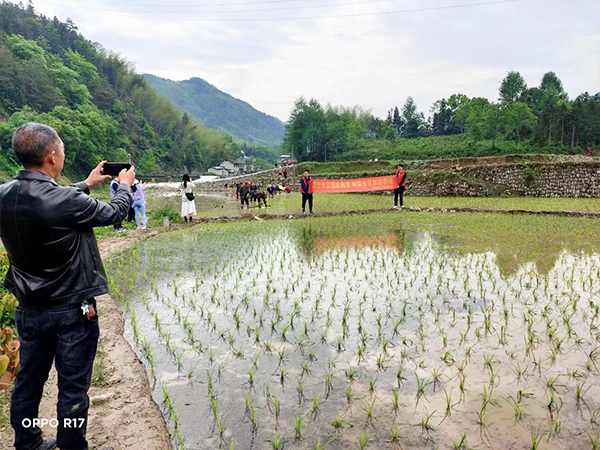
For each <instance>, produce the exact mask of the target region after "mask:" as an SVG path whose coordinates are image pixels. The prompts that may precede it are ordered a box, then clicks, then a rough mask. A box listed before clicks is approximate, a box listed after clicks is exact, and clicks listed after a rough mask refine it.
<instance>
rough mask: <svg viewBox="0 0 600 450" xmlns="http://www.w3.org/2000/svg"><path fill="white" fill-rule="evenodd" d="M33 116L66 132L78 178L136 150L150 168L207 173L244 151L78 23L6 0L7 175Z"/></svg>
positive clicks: (2, 62) (2, 149) (2, 26)
mask: <svg viewBox="0 0 600 450" xmlns="http://www.w3.org/2000/svg"><path fill="white" fill-rule="evenodd" d="M30 121H35V122H42V123H46V124H48V125H50V126H52V127H54V128H55V129H56V130H57V131H58V133H59V135H60V136H61V138H62V139H63V141H64V143H65V150H66V161H65V170H64V173H65V175H67V176H72V177H79V176H81V175H83V174H86V173H87V172H88V171H89V170H91V169H92V168H93V167H94V166H95V165H96V164H97V163H98V162H100V161H102V160H103V159H106V160H109V161H110V160H113V161H127V160H128V159H129V155H131V157H132V158H133V161H134V163H135V165H136V167H137V169H138V172H140V173H148V172H159V171H171V172H182V171H184V170H190V171H200V170H204V169H206V168H208V167H210V166H211V165H214V164H216V163H218V162H219V161H221V160H222V159H224V158H232V157H239V155H240V148H239V146H238V145H237V144H236V143H235V142H233V139H231V137H229V136H225V135H223V134H222V133H220V132H218V131H215V130H211V129H209V128H206V127H204V126H203V125H200V124H198V123H196V122H195V121H194V120H193V119H191V118H190V116H189V115H188V114H187V113H184V112H183V111H181V110H180V109H178V108H177V107H176V106H175V105H174V104H173V103H172V102H171V101H169V100H168V99H166V98H164V97H162V96H160V95H159V94H158V93H157V92H156V91H155V89H154V88H153V87H152V86H151V85H150V83H148V82H147V81H146V80H145V79H144V77H143V76H141V75H139V74H137V73H135V71H134V70H133V69H131V65H130V64H129V63H128V62H127V61H125V60H124V59H123V58H121V57H119V56H118V55H115V54H114V53H112V52H110V51H108V50H105V49H103V48H102V47H101V46H100V45H98V44H95V43H92V42H91V41H89V40H86V39H85V38H84V37H83V36H82V35H81V34H80V33H79V32H78V31H77V27H76V26H75V24H74V23H73V22H72V21H70V20H67V22H60V21H59V20H58V19H56V18H54V19H49V18H47V17H45V16H43V15H40V14H38V13H37V12H36V11H35V10H34V8H33V6H32V5H31V4H29V5H28V6H23V4H18V5H16V4H12V3H7V2H2V1H0V172H2V173H4V174H5V176H4V177H0V179H1V178H5V179H6V178H7V177H10V176H12V175H14V174H15V173H16V171H17V170H18V168H19V167H18V164H17V163H16V157H15V155H14V153H13V151H12V149H11V136H12V134H13V132H14V130H15V129H16V128H17V127H19V126H20V125H22V124H23V123H26V122H30Z"/></svg>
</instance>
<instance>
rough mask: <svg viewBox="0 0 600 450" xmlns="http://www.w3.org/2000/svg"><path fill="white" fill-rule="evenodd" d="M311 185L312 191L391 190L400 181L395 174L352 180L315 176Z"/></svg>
mask: <svg viewBox="0 0 600 450" xmlns="http://www.w3.org/2000/svg"><path fill="white" fill-rule="evenodd" d="M310 187H311V189H310V191H311V193H315V192H368V191H389V190H392V189H396V188H397V187H398V181H397V180H396V176H395V175H387V176H384V177H371V178H353V179H351V180H323V179H316V178H313V179H312V180H311V182H310Z"/></svg>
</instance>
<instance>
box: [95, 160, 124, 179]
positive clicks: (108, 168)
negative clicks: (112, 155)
mask: <svg viewBox="0 0 600 450" xmlns="http://www.w3.org/2000/svg"><path fill="white" fill-rule="evenodd" d="M102 167H103V171H104V175H110V176H112V177H116V176H117V175H119V173H121V170H123V169H125V170H129V169H130V168H131V164H130V163H114V162H107V163H104V166H102Z"/></svg>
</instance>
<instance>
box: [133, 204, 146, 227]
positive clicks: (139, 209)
mask: <svg viewBox="0 0 600 450" xmlns="http://www.w3.org/2000/svg"><path fill="white" fill-rule="evenodd" d="M133 210H134V211H135V224H136V225H137V226H138V227H139V226H140V212H141V213H142V224H143V225H144V226H146V201H145V200H144V199H143V198H141V199H139V200H136V201H135V202H133Z"/></svg>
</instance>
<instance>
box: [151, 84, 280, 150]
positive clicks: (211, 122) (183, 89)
mask: <svg viewBox="0 0 600 450" xmlns="http://www.w3.org/2000/svg"><path fill="white" fill-rule="evenodd" d="M144 77H145V78H146V80H148V81H149V82H150V83H152V85H153V86H154V87H155V88H156V90H157V91H158V92H159V93H160V94H162V95H164V96H165V97H167V98H169V99H170V100H171V101H173V102H174V103H175V104H176V105H177V106H178V107H180V108H181V109H182V110H183V111H186V112H187V113H189V114H191V115H192V116H194V117H195V118H196V119H197V120H199V121H200V122H201V123H202V124H203V125H205V126H207V127H209V128H213V129H215V130H222V131H224V132H226V133H229V134H231V135H232V136H235V137H237V138H238V139H241V140H243V141H248V142H251V143H254V144H259V145H264V146H268V147H276V146H279V144H281V142H282V141H283V133H284V123H283V122H282V121H281V120H279V119H277V118H275V117H273V116H269V115H267V114H265V113H263V112H260V111H258V110H256V109H254V108H253V107H252V106H251V105H249V104H248V103H246V102H244V101H242V100H238V99H237V98H234V97H232V96H231V95H229V94H226V93H225V92H222V91H220V90H219V89H217V88H216V87H214V86H213V85H212V84H210V83H208V82H206V81H204V80H203V79H201V78H191V79H189V80H185V81H171V80H166V79H164V78H159V77H156V76H154V75H150V74H145V75H144Z"/></svg>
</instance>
